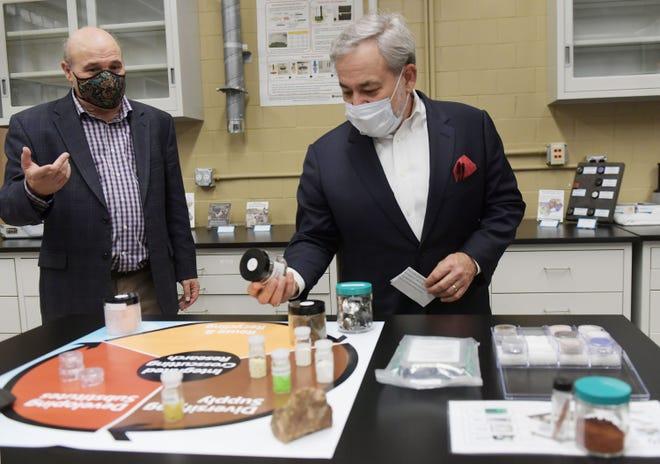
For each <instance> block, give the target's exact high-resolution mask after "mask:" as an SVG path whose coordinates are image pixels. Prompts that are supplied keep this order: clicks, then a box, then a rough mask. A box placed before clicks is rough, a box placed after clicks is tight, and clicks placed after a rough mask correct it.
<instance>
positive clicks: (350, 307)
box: [336, 282, 374, 333]
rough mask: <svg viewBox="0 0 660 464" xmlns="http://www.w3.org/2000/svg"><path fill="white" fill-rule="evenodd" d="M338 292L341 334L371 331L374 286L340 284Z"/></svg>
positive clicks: (338, 322)
mask: <svg viewBox="0 0 660 464" xmlns="http://www.w3.org/2000/svg"><path fill="white" fill-rule="evenodd" d="M336 290H337V325H338V326H339V330H340V331H341V332H349V333H359V332H366V331H368V330H371V326H372V325H373V320H374V313H373V307H372V301H373V296H372V286H371V284H370V283H369V282H339V283H338V284H337V286H336Z"/></svg>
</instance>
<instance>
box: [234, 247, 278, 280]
mask: <svg viewBox="0 0 660 464" xmlns="http://www.w3.org/2000/svg"><path fill="white" fill-rule="evenodd" d="M239 269H240V271H241V277H243V278H244V279H245V280H249V281H250V282H260V281H262V280H264V279H265V278H267V277H268V274H269V273H270V256H268V253H266V252H265V251H264V250H261V249H259V248H250V249H249V250H247V251H246V252H245V253H244V254H243V256H242V257H241V262H240V264H239Z"/></svg>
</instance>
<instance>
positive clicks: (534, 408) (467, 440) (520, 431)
mask: <svg viewBox="0 0 660 464" xmlns="http://www.w3.org/2000/svg"><path fill="white" fill-rule="evenodd" d="M448 409H449V411H448V414H447V416H448V421H449V432H450V433H449V435H450V440H451V452H452V453H454V454H548V455H564V456H584V455H585V454H586V453H585V452H584V451H582V450H581V449H580V448H578V446H577V445H576V443H575V440H573V439H572V437H571V439H570V440H567V441H564V442H559V441H557V440H554V439H552V438H551V435H552V426H551V425H550V420H551V419H550V402H549V401H504V400H499V401H449V403H448ZM629 425H630V428H629V431H628V437H627V439H626V448H625V452H624V455H625V456H636V457H654V458H657V457H660V402H658V401H632V402H631V403H630V417H629ZM654 462H655V461H654Z"/></svg>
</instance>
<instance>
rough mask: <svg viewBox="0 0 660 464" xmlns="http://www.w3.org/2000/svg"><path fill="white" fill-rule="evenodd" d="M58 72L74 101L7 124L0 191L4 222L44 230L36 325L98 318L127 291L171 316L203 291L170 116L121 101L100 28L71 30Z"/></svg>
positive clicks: (117, 61) (146, 307)
mask: <svg viewBox="0 0 660 464" xmlns="http://www.w3.org/2000/svg"><path fill="white" fill-rule="evenodd" d="M61 66H62V70H63V71H64V74H65V76H66V78H67V80H68V81H69V82H70V83H71V86H72V91H71V92H69V93H68V94H67V95H66V96H65V97H63V98H61V99H59V100H56V101H53V102H49V103H45V104H42V105H38V106H35V107H33V108H30V109H27V110H25V111H22V112H21V113H18V114H17V115H15V116H12V118H11V121H10V122H9V131H8V133H7V138H6V141H5V152H6V155H7V169H6V172H5V183H4V185H3V186H2V189H0V217H2V218H3V219H4V220H5V221H7V222H8V223H10V224H14V225H25V224H38V223H40V222H42V221H43V222H44V237H43V242H42V245H41V251H40V253H39V267H40V269H41V271H40V281H39V289H40V294H39V296H40V302H41V315H42V319H43V320H44V321H48V320H51V319H56V318H59V317H62V316H65V315H67V314H82V313H89V314H102V311H103V300H104V298H105V297H108V296H111V295H114V294H118V293H127V292H138V293H139V296H140V303H141V305H142V312H143V314H161V313H162V314H170V315H171V314H176V313H177V311H178V310H179V309H185V308H187V307H188V306H190V305H191V304H193V303H194V301H195V299H196V298H197V295H198V293H199V284H198V282H197V271H196V267H195V246H194V243H193V240H192V235H191V233H190V223H189V221H188V210H187V206H186V201H185V196H184V189H183V181H182V179H181V170H180V167H179V158H178V151H177V145H176V135H175V133H174V123H173V121H172V118H171V116H169V115H168V114H166V113H164V112H162V111H160V110H157V109H155V108H152V107H150V106H147V105H144V104H142V103H138V102H135V101H132V100H128V99H127V98H126V97H125V96H124V89H125V80H124V79H125V68H124V62H123V60H122V55H121V50H120V48H119V45H118V44H117V42H116V41H115V40H114V38H113V37H112V36H111V35H110V34H108V33H107V32H105V31H103V30H101V29H97V28H91V27H87V28H83V29H80V30H78V31H76V32H74V33H73V34H72V35H71V37H70V38H69V39H68V41H67V43H66V45H65V53H64V60H63V61H62V63H61ZM177 281H178V282H181V284H182V287H183V290H184V297H182V298H181V300H180V301H179V302H177V288H176V282H177Z"/></svg>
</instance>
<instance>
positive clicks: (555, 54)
mask: <svg viewBox="0 0 660 464" xmlns="http://www.w3.org/2000/svg"><path fill="white" fill-rule="evenodd" d="M547 4H548V73H549V74H548V85H549V89H548V90H549V91H548V94H549V97H550V100H551V101H552V102H561V101H570V100H588V99H615V98H630V97H633V98H634V97H637V98H640V97H658V96H660V0H552V1H549V2H547Z"/></svg>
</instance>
